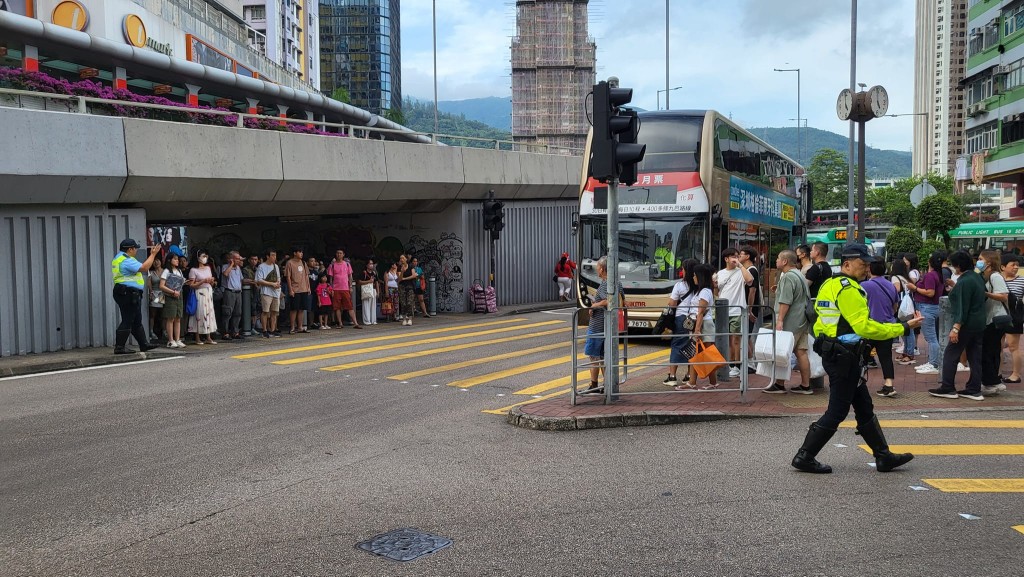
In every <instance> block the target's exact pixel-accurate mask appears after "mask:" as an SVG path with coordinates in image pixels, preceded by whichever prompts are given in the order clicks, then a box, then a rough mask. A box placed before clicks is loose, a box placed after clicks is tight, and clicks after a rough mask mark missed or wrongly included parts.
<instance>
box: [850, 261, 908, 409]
mask: <svg viewBox="0 0 1024 577" xmlns="http://www.w3.org/2000/svg"><path fill="white" fill-rule="evenodd" d="M868 277H869V278H868V280H866V281H864V282H862V283H860V286H861V288H862V289H864V292H865V293H866V294H867V298H868V316H869V317H870V318H871V320H873V321H876V322H879V323H882V324H887V323H895V322H898V321H897V320H896V309H897V307H899V304H900V298H899V295H898V294H897V293H896V287H894V286H893V284H892V282H891V281H890V280H889V279H887V278H885V263H884V262H882V261H879V260H875V261H872V262H871V263H870V264H869V265H868ZM871 346H872V347H873V348H874V349H875V354H876V355H877V356H878V366H879V367H881V369H882V379H884V381H883V383H882V388H881V389H879V390H878V392H877V393H876V394H877V395H878V396H879V397H895V396H896V388H895V387H894V386H893V379H894V378H895V377H896V368H895V366H894V365H893V362H892V339H876V340H871Z"/></svg>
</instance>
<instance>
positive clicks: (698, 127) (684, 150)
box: [637, 113, 704, 173]
mask: <svg viewBox="0 0 1024 577" xmlns="http://www.w3.org/2000/svg"><path fill="white" fill-rule="evenodd" d="M703 126H704V117H703V116H670V117H659V116H658V115H657V113H653V114H651V113H645V114H644V115H643V116H642V117H641V119H640V132H639V134H638V136H637V141H638V142H640V143H642V144H645V145H647V151H646V152H645V153H644V159H643V160H642V161H641V162H640V165H639V166H638V167H637V171H638V172H647V173H655V172H697V171H699V170H700V139H701V131H702V130H703Z"/></svg>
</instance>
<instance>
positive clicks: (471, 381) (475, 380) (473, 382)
mask: <svg viewBox="0 0 1024 577" xmlns="http://www.w3.org/2000/svg"><path fill="white" fill-rule="evenodd" d="M576 358H579V359H585V358H587V357H586V355H579V356H578V357H576ZM570 360H572V357H571V356H566V357H557V358H554V359H548V360H546V361H539V362H536V363H531V364H529V365H519V366H518V367H512V368H511V369H505V370H503V371H495V372H493V373H487V374H486V375H480V376H477V377H469V378H468V379H459V380H457V381H452V382H450V383H448V386H449V387H459V388H463V389H468V388H469V387H475V386H477V385H480V384H483V383H489V382H491V381H496V380H498V379H504V378H506V377H511V376H514V375H521V374H523V373H529V372H530V371H535V370H537V369H546V368H548V367H553V366H555V365H564V364H567V363H568V362H569V361H570Z"/></svg>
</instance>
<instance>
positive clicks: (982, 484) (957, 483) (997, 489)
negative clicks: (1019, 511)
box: [921, 479, 1024, 493]
mask: <svg viewBox="0 0 1024 577" xmlns="http://www.w3.org/2000/svg"><path fill="white" fill-rule="evenodd" d="M921 480H922V481H924V482H925V483H928V484H929V485H931V486H932V487H935V488H936V489H938V490H940V491H942V492H944V493H1024V479H921Z"/></svg>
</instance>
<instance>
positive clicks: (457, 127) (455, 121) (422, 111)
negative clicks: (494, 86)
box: [402, 98, 512, 148]
mask: <svg viewBox="0 0 1024 577" xmlns="http://www.w3.org/2000/svg"><path fill="white" fill-rule="evenodd" d="M478 100H483V99H478ZM494 100H500V99H498V98H495V99H494ZM440 108H441V105H440V103H438V110H439V113H438V115H437V119H438V132H439V133H440V134H453V135H458V136H470V137H474V138H488V139H497V140H512V133H511V132H510V131H508V130H501V129H499V128H495V127H493V126H488V125H487V124H484V123H483V122H479V121H476V120H470V119H468V118H466V116H465V115H462V114H452V113H450V112H440ZM402 113H403V114H404V115H405V126H407V127H409V128H411V129H413V130H415V131H417V132H434V103H433V102H424V101H422V100H414V99H412V98H406V99H405V102H403V103H402ZM444 142H445V144H450V145H454V146H469V147H473V148H494V143H493V142H492V143H487V142H477V141H472V140H450V139H449V140H445V141H444ZM503 148H505V147H503Z"/></svg>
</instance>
